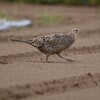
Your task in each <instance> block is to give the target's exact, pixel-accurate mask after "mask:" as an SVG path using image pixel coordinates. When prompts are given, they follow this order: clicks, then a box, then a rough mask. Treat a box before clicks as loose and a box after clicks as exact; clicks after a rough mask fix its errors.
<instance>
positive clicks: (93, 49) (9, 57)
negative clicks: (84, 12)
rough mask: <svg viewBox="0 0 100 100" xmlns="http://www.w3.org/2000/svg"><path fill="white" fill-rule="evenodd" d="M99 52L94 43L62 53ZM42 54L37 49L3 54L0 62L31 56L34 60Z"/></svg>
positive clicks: (21, 59) (20, 59)
mask: <svg viewBox="0 0 100 100" xmlns="http://www.w3.org/2000/svg"><path fill="white" fill-rule="evenodd" d="M99 52H100V45H94V46H90V47H89V46H87V47H74V48H71V49H67V50H65V51H64V52H63V53H64V55H67V53H70V54H77V55H80V54H82V55H83V54H92V53H99ZM42 55H43V54H41V53H40V52H38V51H32V52H25V53H19V54H12V55H4V56H0V64H8V63H14V62H15V61H24V60H28V59H29V58H32V59H33V60H34V59H36V58H41V56H42Z"/></svg>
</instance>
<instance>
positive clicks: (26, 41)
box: [9, 36, 31, 44]
mask: <svg viewBox="0 0 100 100" xmlns="http://www.w3.org/2000/svg"><path fill="white" fill-rule="evenodd" d="M9 40H10V41H16V42H23V43H28V44H30V43H31V41H30V39H26V38H23V37H13V36H12V37H10V38H9Z"/></svg>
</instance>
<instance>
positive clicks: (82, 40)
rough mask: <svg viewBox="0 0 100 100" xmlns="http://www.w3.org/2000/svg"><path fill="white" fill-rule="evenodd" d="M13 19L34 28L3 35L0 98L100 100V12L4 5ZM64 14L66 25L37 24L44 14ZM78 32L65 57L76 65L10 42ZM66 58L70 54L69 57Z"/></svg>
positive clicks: (0, 51)
mask: <svg viewBox="0 0 100 100" xmlns="http://www.w3.org/2000/svg"><path fill="white" fill-rule="evenodd" d="M0 10H3V11H5V12H7V13H8V14H10V15H12V16H13V17H15V19H21V18H30V19H31V20H32V21H33V26H32V27H29V28H21V29H12V30H10V31H6V32H0V100H100V8H88V7H86V8H83V7H65V6H37V5H22V4H18V5H17V4H13V5H11V4H2V3H0ZM42 11H43V12H44V11H46V12H48V13H49V14H50V15H56V14H63V15H64V18H65V19H64V22H62V23H58V24H53V25H39V24H35V23H36V22H35V20H36V19H38V17H39V16H40V14H41V12H42ZM73 28H78V29H79V30H80V34H79V36H78V38H77V40H76V41H75V43H74V44H73V45H72V46H71V47H70V48H69V49H68V50H65V51H63V52H62V54H63V55H64V56H66V57H68V58H71V59H73V60H75V62H73V63H72V62H67V61H65V60H63V59H60V58H58V56H57V55H52V56H50V58H49V60H50V61H51V63H46V62H45V55H44V54H42V53H41V52H39V51H38V50H37V49H36V48H34V47H32V46H30V45H28V44H24V43H17V42H10V41H8V40H7V38H8V37H10V36H11V35H13V36H22V37H27V38H28V37H32V36H35V35H39V34H46V33H49V34H50V33H52V32H69V31H71V29H73ZM67 54H68V55H67Z"/></svg>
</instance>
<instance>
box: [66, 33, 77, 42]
mask: <svg viewBox="0 0 100 100" xmlns="http://www.w3.org/2000/svg"><path fill="white" fill-rule="evenodd" d="M68 35H69V36H70V37H71V38H72V39H74V40H75V39H76V37H77V35H76V33H74V32H71V33H69V34H68Z"/></svg>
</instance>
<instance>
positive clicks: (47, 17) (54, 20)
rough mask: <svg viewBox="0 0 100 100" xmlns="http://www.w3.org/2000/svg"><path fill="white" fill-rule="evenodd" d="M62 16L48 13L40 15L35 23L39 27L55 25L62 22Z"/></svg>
mask: <svg viewBox="0 0 100 100" xmlns="http://www.w3.org/2000/svg"><path fill="white" fill-rule="evenodd" d="M64 19H65V18H64V15H63V14H59V15H58V14H56V15H53V14H50V13H47V12H45V13H42V14H41V15H40V16H39V18H38V19H37V23H38V24H39V25H57V24H60V23H62V22H63V21H64Z"/></svg>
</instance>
